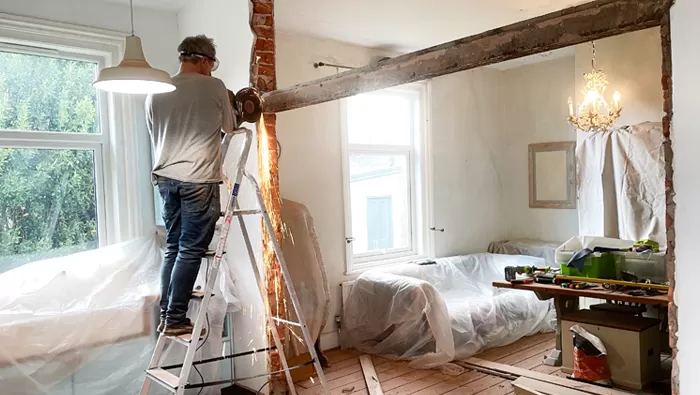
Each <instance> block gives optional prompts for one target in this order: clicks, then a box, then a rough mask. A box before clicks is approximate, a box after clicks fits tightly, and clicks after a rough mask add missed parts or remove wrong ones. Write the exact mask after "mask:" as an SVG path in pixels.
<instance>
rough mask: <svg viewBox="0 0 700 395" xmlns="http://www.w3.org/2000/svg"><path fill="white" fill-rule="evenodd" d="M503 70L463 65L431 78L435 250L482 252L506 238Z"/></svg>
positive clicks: (441, 253)
mask: <svg viewBox="0 0 700 395" xmlns="http://www.w3.org/2000/svg"><path fill="white" fill-rule="evenodd" d="M501 78H502V72H501V71H499V70H494V69H490V68H479V69H475V70H467V71H463V72H460V73H455V74H449V75H445V76H442V77H438V78H435V79H433V80H432V81H431V82H430V95H429V96H430V104H429V105H430V129H431V130H430V133H431V144H430V145H431V152H432V165H433V172H432V179H433V185H432V186H433V207H434V210H433V223H434V226H435V227H436V228H438V229H445V231H444V232H433V233H434V238H435V255H436V256H450V255H458V254H464V253H471V252H483V251H486V248H487V247H488V245H489V243H490V242H492V241H494V240H501V239H503V237H505V232H506V226H505V225H506V224H505V222H504V220H505V218H506V217H505V216H504V213H503V211H502V210H501V198H502V196H503V195H504V189H503V188H504V187H505V185H506V184H505V183H504V181H505V180H503V178H502V175H501V170H500V169H499V166H500V162H501V161H502V156H503V139H502V114H503V110H504V107H503V99H502V97H501V92H500V91H501V90H500V84H501Z"/></svg>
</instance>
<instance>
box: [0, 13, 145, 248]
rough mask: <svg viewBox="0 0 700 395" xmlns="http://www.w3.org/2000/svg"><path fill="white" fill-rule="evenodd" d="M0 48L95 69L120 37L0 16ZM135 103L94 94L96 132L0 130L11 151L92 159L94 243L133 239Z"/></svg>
mask: <svg viewBox="0 0 700 395" xmlns="http://www.w3.org/2000/svg"><path fill="white" fill-rule="evenodd" d="M0 50H3V51H7V52H17V53H26V54H32V55H39V56H47V57H59V58H64V59H72V60H81V61H89V62H93V63H96V64H97V69H98V70H101V69H103V68H105V67H109V66H112V65H116V63H118V62H119V59H120V56H121V54H122V53H123V50H124V34H123V33H119V32H113V31H107V30H101V29H94V28H88V27H83V26H75V25H71V24H64V23H57V22H52V21H45V20H40V19H35V18H27V17H21V16H14V15H8V14H2V13H0ZM140 106H141V104H140V101H139V100H135V99H133V98H131V97H120V96H115V95H112V94H109V93H107V92H102V91H98V93H97V111H98V112H97V114H98V115H97V116H98V119H97V122H98V130H97V133H71V132H51V131H21V130H0V145H2V146H5V147H13V148H43V149H86V150H92V151H93V155H94V164H95V169H94V174H95V192H96V206H97V207H96V209H97V218H98V221H97V223H98V238H99V245H100V246H104V245H108V244H112V243H115V242H120V241H124V240H128V239H131V238H133V237H138V236H141V235H143V234H144V231H147V230H148V229H147V224H144V225H145V226H144V225H142V221H141V212H142V210H141V209H140V204H139V202H140V201H141V199H142V198H143V196H142V195H143V194H142V193H141V192H140V191H139V190H138V189H137V188H132V187H130V186H131V185H133V184H134V183H136V182H137V181H138V180H139V172H138V169H137V168H136V167H135V163H136V162H138V158H137V155H138V153H137V151H138V150H136V149H135V135H136V133H137V132H140V131H139V130H138V125H137V122H136V121H135V120H134V119H133V116H132V113H133V112H134V111H136V108H137V107H140Z"/></svg>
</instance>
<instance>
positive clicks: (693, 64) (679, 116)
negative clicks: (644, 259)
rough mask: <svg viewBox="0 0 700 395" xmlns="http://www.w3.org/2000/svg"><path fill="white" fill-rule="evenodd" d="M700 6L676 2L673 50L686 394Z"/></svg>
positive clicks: (699, 346) (697, 191) (698, 163)
mask: <svg viewBox="0 0 700 395" xmlns="http://www.w3.org/2000/svg"><path fill="white" fill-rule="evenodd" d="M698 15H700V2H697V1H696V0H676V5H674V6H673V8H671V41H672V46H673V111H674V116H673V131H672V135H671V139H672V141H673V151H674V164H673V167H674V169H675V174H674V178H673V181H674V184H675V190H676V203H677V207H676V223H675V224H676V290H675V295H674V299H675V302H676V304H677V306H678V326H679V330H678V349H679V352H678V358H677V361H676V362H677V363H678V365H679V367H680V393H681V394H682V395H692V394H697V393H700V381H698V380H697V378H696V376H695V375H696V374H697V372H699V371H700V359H699V358H698V357H697V356H698V355H699V354H700V341H698V338H697V334H698V333H699V332H700V316H699V315H698V314H697V282H696V279H697V278H698V277H700V266H698V264H697V247H696V246H697V242H698V239H699V238H700V228H699V227H698V222H699V221H700V205H698V201H700V177H698V174H697V170H698V169H700V154H699V151H698V147H700V125H698V115H697V114H698V92H700V74H698V70H700V51H698V37H700V23H698V22H699V21H698V18H697V17H698Z"/></svg>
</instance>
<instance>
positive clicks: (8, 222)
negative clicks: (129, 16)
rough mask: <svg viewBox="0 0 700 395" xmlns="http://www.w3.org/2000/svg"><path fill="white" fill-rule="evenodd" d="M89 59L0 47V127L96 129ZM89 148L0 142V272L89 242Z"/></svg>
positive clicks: (93, 230) (93, 223) (92, 218)
mask: <svg viewBox="0 0 700 395" xmlns="http://www.w3.org/2000/svg"><path fill="white" fill-rule="evenodd" d="M96 70H97V65H96V64H95V63H90V62H85V61H76V60H68V59H61V58H52V57H46V56H34V55H25V54H17V53H7V52H0V130H15V131H27V132H26V133H33V132H34V131H50V132H67V133H99V127H98V117H97V96H96V92H95V89H94V88H93V87H92V82H93V80H94V78H95V73H96ZM94 161H95V158H94V155H93V152H92V151H91V150H80V149H43V148H8V147H2V146H0V273H2V272H4V271H7V270H9V269H11V268H14V267H17V266H19V265H21V264H24V263H27V262H32V261H36V260H39V259H44V258H49V257H55V256H62V255H67V254H70V253H73V252H76V251H82V250H86V249H90V248H96V247H97V216H96V201H95V193H96V192H95V175H94V169H95V167H94Z"/></svg>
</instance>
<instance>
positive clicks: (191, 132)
mask: <svg viewBox="0 0 700 395" xmlns="http://www.w3.org/2000/svg"><path fill="white" fill-rule="evenodd" d="M173 84H174V85H175V86H176V87H177V89H176V90H174V91H173V92H168V93H159V94H157V95H149V96H148V98H147V99H146V122H147V124H148V130H149V132H150V134H151V141H152V142H153V147H154V149H155V161H154V162H155V163H154V165H153V174H154V175H158V176H162V177H167V178H172V179H174V180H179V181H185V182H194V183H209V182H220V181H221V180H222V178H223V174H222V171H221V131H222V130H223V131H225V132H231V131H232V130H233V109H232V108H231V104H230V102H229V100H228V92H227V90H226V86H225V85H224V83H223V82H222V81H221V80H219V79H217V78H214V77H208V76H205V75H202V74H197V73H180V74H177V75H176V76H174V77H173Z"/></svg>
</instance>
